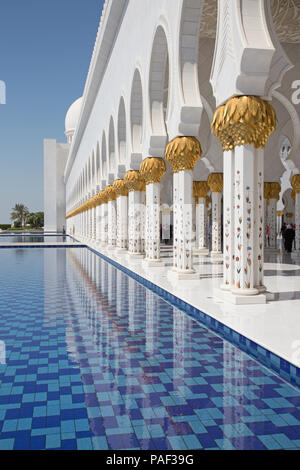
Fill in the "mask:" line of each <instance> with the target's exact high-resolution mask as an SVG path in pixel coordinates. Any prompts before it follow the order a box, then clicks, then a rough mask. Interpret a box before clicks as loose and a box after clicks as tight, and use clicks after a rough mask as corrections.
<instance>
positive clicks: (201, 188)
mask: <svg viewBox="0 0 300 470" xmlns="http://www.w3.org/2000/svg"><path fill="white" fill-rule="evenodd" d="M208 192H209V186H208V184H207V181H193V193H194V197H197V198H203V197H206V196H207V193H208Z"/></svg>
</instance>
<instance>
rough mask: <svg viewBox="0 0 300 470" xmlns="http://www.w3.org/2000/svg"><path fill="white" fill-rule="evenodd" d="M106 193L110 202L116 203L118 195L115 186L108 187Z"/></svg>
mask: <svg viewBox="0 0 300 470" xmlns="http://www.w3.org/2000/svg"><path fill="white" fill-rule="evenodd" d="M105 191H106V196H107V200H108V201H115V200H116V197H117V195H116V192H115V190H114V188H113V186H107V187H106V189H105Z"/></svg>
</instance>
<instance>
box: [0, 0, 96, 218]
mask: <svg viewBox="0 0 300 470" xmlns="http://www.w3.org/2000/svg"><path fill="white" fill-rule="evenodd" d="M102 6H103V0H26V1H24V0H1V5H0V80H2V81H4V82H5V83H6V87H7V95H6V105H0V224H1V223H9V222H10V217H9V216H10V211H11V208H12V207H13V206H14V205H15V204H16V203H18V202H20V203H24V204H26V205H27V206H28V208H29V210H30V211H32V212H35V211H38V210H43V139H44V138H45V137H46V138H56V139H57V140H58V141H61V142H65V136H64V119H65V114H66V111H67V109H68V107H69V106H70V104H71V103H72V102H73V101H74V100H75V99H77V98H78V97H79V96H81V95H82V93H83V88H84V84H85V80H86V76H87V71H88V67H89V63H90V59H91V54H92V51H93V47H94V42H95V39H96V34H97V29H98V24H99V20H100V15H101V11H102Z"/></svg>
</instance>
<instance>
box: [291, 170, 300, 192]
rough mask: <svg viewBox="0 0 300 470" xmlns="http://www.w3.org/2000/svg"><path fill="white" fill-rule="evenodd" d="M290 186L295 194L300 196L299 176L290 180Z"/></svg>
mask: <svg viewBox="0 0 300 470" xmlns="http://www.w3.org/2000/svg"><path fill="white" fill-rule="evenodd" d="M291 185H292V186H293V188H294V191H295V193H296V194H300V174H297V175H294V176H293V177H292V180H291Z"/></svg>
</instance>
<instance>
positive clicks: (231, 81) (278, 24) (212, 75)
mask: <svg viewBox="0 0 300 470" xmlns="http://www.w3.org/2000/svg"><path fill="white" fill-rule="evenodd" d="M299 58H300V2H299V1H298V0H286V1H285V2H282V1H279V0H271V1H268V0H240V1H238V0H219V1H217V0H143V1H142V2H141V1H140V0H106V2H105V4H104V8H103V12H102V16H101V20H100V25H99V29H98V34H97V38H96V42H95V47H94V51H93V54H92V59H91V63H90V67H89V70H88V75H87V80H86V84H85V88H84V92H83V96H82V97H81V98H79V99H78V100H76V101H75V102H74V103H73V104H72V106H71V107H70V109H69V111H68V113H67V115H66V121H65V127H66V128H65V134H66V138H67V143H57V142H56V141H54V140H45V153H44V158H45V230H46V231H61V230H63V229H66V231H67V233H68V234H69V235H71V236H73V237H74V238H75V239H77V240H80V241H84V242H85V243H86V244H88V245H89V246H92V247H93V248H95V249H96V250H97V251H99V252H103V253H106V255H107V256H114V257H118V256H119V257H120V259H121V257H122V256H124V255H125V254H126V256H127V257H129V258H131V259H139V258H140V259H141V261H142V263H143V265H144V266H145V267H146V268H147V269H149V270H155V269H157V268H159V267H162V266H164V265H165V261H164V259H163V257H162V254H161V240H162V239H165V240H167V242H168V243H169V246H170V247H172V248H171V250H172V254H173V256H172V262H171V264H172V266H170V267H169V268H168V276H170V278H171V279H174V280H176V282H179V283H181V282H183V283H184V282H185V281H194V280H197V279H199V273H198V272H197V270H196V269H195V266H194V264H195V259H198V257H199V256H200V257H203V256H205V257H206V258H207V259H209V260H212V261H213V260H219V261H223V268H222V269H223V274H222V278H223V279H222V280H221V279H220V283H219V284H220V285H219V290H220V296H222V298H223V299H225V300H226V301H228V302H232V303H235V304H247V303H249V304H256V303H257V304H260V303H265V302H266V301H267V293H266V291H267V288H266V285H265V279H264V262H265V261H264V260H265V255H266V253H267V254H268V253H269V254H270V253H276V252H278V250H279V249H280V248H281V247H280V243H281V242H280V233H281V227H282V223H283V222H285V223H287V224H291V225H293V226H294V227H295V234H296V240H295V247H294V252H293V257H294V258H295V259H297V258H298V257H300V103H299V99H298V97H299V96H298V95H299V85H300V82H299V80H300V59H299ZM200 282H201V280H200V279H199V283H200Z"/></svg>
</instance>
